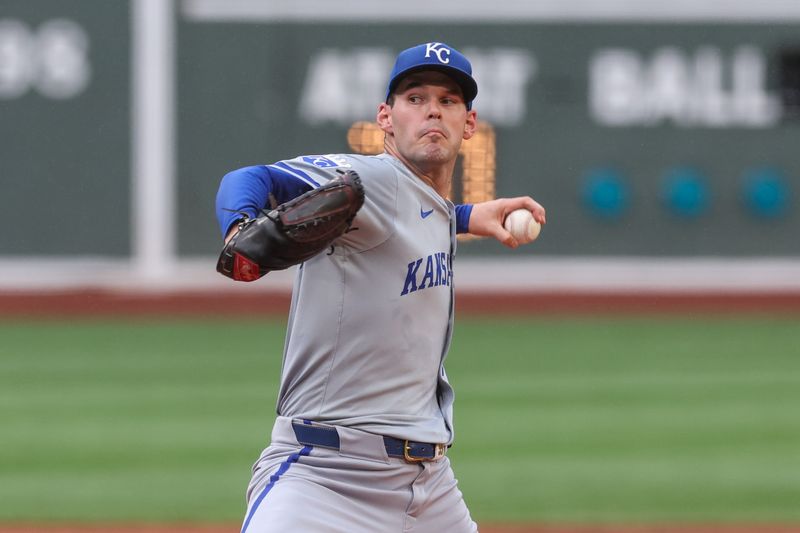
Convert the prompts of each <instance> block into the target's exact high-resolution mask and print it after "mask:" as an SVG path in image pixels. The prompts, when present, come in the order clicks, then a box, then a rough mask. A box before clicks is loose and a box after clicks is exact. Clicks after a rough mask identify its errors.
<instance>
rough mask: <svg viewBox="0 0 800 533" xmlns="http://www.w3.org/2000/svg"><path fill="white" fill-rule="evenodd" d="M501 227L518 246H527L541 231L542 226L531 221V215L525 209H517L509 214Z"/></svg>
mask: <svg viewBox="0 0 800 533" xmlns="http://www.w3.org/2000/svg"><path fill="white" fill-rule="evenodd" d="M503 227H504V228H506V231H508V232H509V233H510V234H511V235H513V236H514V238H515V239H517V242H519V243H520V244H527V243H529V242H532V241H534V240H536V237H538V236H539V232H540V231H541V230H542V225H541V224H539V223H538V222H536V221H535V220H534V219H533V215H532V214H531V212H530V211H528V210H527V209H517V210H516V211H512V212H510V213H509V214H508V216H507V217H506V220H505V222H503Z"/></svg>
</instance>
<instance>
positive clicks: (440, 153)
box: [422, 144, 454, 164]
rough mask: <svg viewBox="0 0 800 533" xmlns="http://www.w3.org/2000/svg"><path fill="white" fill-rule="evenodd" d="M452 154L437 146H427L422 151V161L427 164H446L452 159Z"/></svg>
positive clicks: (446, 149)
mask: <svg viewBox="0 0 800 533" xmlns="http://www.w3.org/2000/svg"><path fill="white" fill-rule="evenodd" d="M453 154H454V152H453V151H452V150H450V149H449V148H448V147H445V146H442V145H439V144H429V145H427V146H426V147H425V149H424V150H423V151H422V159H423V160H425V161H426V162H427V163H429V164H433V163H447V162H449V161H451V160H452V159H453V157H454V155H453Z"/></svg>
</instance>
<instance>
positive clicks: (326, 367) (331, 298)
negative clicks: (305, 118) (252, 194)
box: [275, 154, 456, 443]
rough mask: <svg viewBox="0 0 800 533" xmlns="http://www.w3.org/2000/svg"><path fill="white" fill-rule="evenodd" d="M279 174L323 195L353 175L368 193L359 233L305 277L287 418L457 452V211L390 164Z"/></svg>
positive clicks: (285, 390)
mask: <svg viewBox="0 0 800 533" xmlns="http://www.w3.org/2000/svg"><path fill="white" fill-rule="evenodd" d="M275 168H276V169H278V170H280V171H281V172H284V173H289V174H292V175H295V176H296V177H298V178H300V179H303V180H304V181H306V182H308V183H310V184H312V185H314V186H316V185H319V184H322V183H324V182H326V181H327V180H329V179H331V178H333V177H335V176H336V175H337V173H336V171H337V169H353V170H355V171H356V172H358V174H359V175H360V176H361V178H362V181H363V184H364V189H365V192H366V200H365V203H364V206H363V207H362V208H361V210H360V211H359V213H358V215H357V216H356V218H355V220H354V222H353V225H352V228H351V231H350V232H348V233H347V234H345V235H344V236H342V237H340V238H339V239H338V240H337V241H335V243H334V245H333V247H332V248H331V249H330V250H329V251H328V252H327V253H321V254H319V255H317V256H316V257H314V258H312V259H311V260H309V261H307V262H305V263H304V264H302V265H301V266H300V268H299V269H298V273H297V278H296V280H295V285H294V292H293V296H292V305H291V311H290V317H289V324H288V331H287V337H286V344H285V347H284V355H283V367H282V372H281V387H280V394H279V398H278V414H279V415H282V416H285V417H290V418H296V419H308V420H314V421H316V422H321V423H326V424H332V425H337V426H346V427H350V428H355V429H360V430H363V431H367V432H370V433H377V434H381V435H388V436H392V437H397V438H401V439H410V440H416V441H424V442H440V443H451V442H452V440H453V423H452V404H453V391H452V388H451V387H450V385H449V383H448V381H447V376H446V374H445V370H444V360H445V357H446V354H447V350H448V347H449V344H450V338H451V333H452V326H453V271H452V260H453V256H454V254H455V249H456V221H455V214H454V206H453V204H452V203H451V202H450V201H448V200H445V199H443V198H442V197H441V196H440V195H439V194H438V193H437V192H436V191H435V190H434V189H433V188H432V187H430V186H429V185H427V184H426V183H424V182H423V181H422V180H420V179H419V178H418V177H416V176H415V175H413V174H412V173H411V172H410V171H409V170H408V169H407V168H406V167H405V166H404V165H403V164H402V163H401V162H400V161H398V160H397V159H395V158H394V157H392V156H390V155H388V154H382V155H378V156H360V155H350V154H348V155H326V156H312V157H309V156H305V157H298V158H296V159H292V160H287V161H283V162H280V163H277V164H276V167H275Z"/></svg>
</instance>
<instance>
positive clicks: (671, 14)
mask: <svg viewBox="0 0 800 533" xmlns="http://www.w3.org/2000/svg"><path fill="white" fill-rule="evenodd" d="M429 41H439V42H445V43H448V44H449V45H452V46H454V47H456V48H458V49H459V50H461V51H462V52H464V53H465V54H466V55H467V56H468V57H469V58H470V59H471V60H472V64H473V68H474V74H475V77H476V78H477V80H478V84H479V95H478V98H477V100H476V101H475V109H476V110H477V111H478V117H479V119H480V120H481V121H482V129H481V135H479V136H478V138H476V139H475V140H473V141H471V143H467V144H465V147H464V149H463V150H462V156H461V158H460V160H459V165H458V168H457V171H456V172H457V175H456V180H455V184H454V188H453V191H452V194H451V197H452V199H453V200H454V201H456V202H470V201H480V200H483V199H488V198H491V197H494V196H498V197H499V196H518V195H523V194H528V195H532V196H534V197H535V198H536V199H537V200H538V201H539V202H540V203H542V204H543V205H545V207H546V208H547V212H548V224H547V226H546V227H545V228H544V229H543V231H542V234H541V236H540V238H539V239H538V240H537V241H536V242H535V243H533V244H531V245H529V246H524V247H522V248H520V249H518V250H514V251H510V250H506V249H504V248H503V247H502V246H500V245H499V244H497V243H495V242H490V241H486V240H464V241H462V242H461V244H460V245H459V250H458V259H457V262H456V265H457V266H456V269H457V270H456V287H457V302H459V303H458V305H459V309H460V311H461V312H462V315H463V316H464V321H463V323H465V324H466V325H465V326H463V327H461V328H460V329H458V328H457V330H456V337H455V341H454V347H453V351H452V352H451V354H452V355H451V361H452V363H450V365H449V366H448V370H449V373H451V374H452V375H453V376H454V380H455V382H456V387H457V389H458V390H459V391H460V393H461V396H460V398H463V400H461V402H462V403H461V409H460V411H459V413H460V414H458V415H457V422H458V423H459V424H461V426H460V427H462V428H463V433H462V434H460V437H459V439H460V440H459V446H458V447H456V448H454V450H453V456H452V457H453V461H454V464H455V465H456V471H457V473H458V474H460V476H461V478H462V484H463V485H464V486H463V487H462V489H463V491H464V493H465V495H466V496H467V498H468V503H470V505H471V507H472V508H473V514H475V516H476V517H477V518H478V519H479V520H480V521H484V522H486V523H492V524H497V523H501V524H502V523H535V524H589V525H592V524H641V523H645V524H654V523H655V524H663V523H678V524H686V523H691V524H695V523H708V522H710V523H714V524H729V523H734V524H760V526H759V527H762V528H763V527H767V525H772V526H775V527H777V526H776V524H782V525H785V524H793V523H794V524H798V523H800V505H798V502H800V459H799V458H798V457H800V454H797V450H798V449H799V448H798V447H799V446H800V393H799V392H798V390H800V388H799V387H798V385H800V328H798V325H800V324H798V322H797V317H798V312H800V238H798V230H799V229H800V209H798V188H800V151H798V149H797V147H798V140H799V139H800V4H797V3H793V2H785V1H781V0H762V1H761V2H758V3H743V2H738V1H733V0H730V1H726V0H702V1H701V0H695V1H691V2H689V1H677V0H676V1H673V2H670V3H664V2H656V1H650V0H560V1H545V0H539V1H533V0H531V1H523V0H508V1H506V2H502V3H492V2H486V1H484V0H461V1H459V2H450V1H441V2H437V3H435V4H434V3H431V2H427V1H422V0H406V1H404V2H402V3H400V4H389V3H383V2H374V1H367V0H350V1H348V2H329V1H323V0H294V1H291V2H290V1H284V0H269V1H261V0H127V1H126V0H116V1H107V0H0V225H2V227H4V228H5V229H4V231H2V232H0V332H1V334H2V336H1V337H0V339H1V340H2V342H0V383H2V388H1V389H0V399H2V402H0V415H2V418H0V420H2V425H0V434H2V435H3V436H2V438H0V528H1V527H2V523H9V524H10V523H31V522H34V523H38V522H49V523H53V522H61V521H66V522H70V523H82V522H90V523H97V522H100V523H109V522H115V523H116V522H119V523H121V522H126V523H127V522H139V523H140V522H169V523H178V522H186V521H190V522H208V523H223V524H230V523H234V524H235V522H236V521H237V520H238V518H239V516H240V515H241V514H242V512H243V509H242V505H243V504H242V499H241V498H242V494H243V491H244V488H245V484H246V481H247V478H248V472H247V469H248V466H249V464H250V463H251V462H252V461H253V460H255V458H256V457H257V454H258V452H259V451H260V447H261V446H263V445H264V444H265V438H266V435H268V428H269V427H270V426H271V417H272V416H273V405H274V397H275V392H276V387H277V374H278V372H279V369H280V353H281V348H282V342H283V339H282V335H283V328H284V326H285V312H286V310H287V308H288V297H289V296H288V295H289V291H290V288H291V282H292V275H293V273H292V272H291V271H288V272H280V273H272V274H270V275H269V276H267V277H266V278H264V279H262V280H259V281H258V282H256V283H254V284H251V285H245V286H240V285H235V284H233V283H232V282H230V281H229V280H226V279H225V278H223V277H222V276H219V275H218V274H217V273H216V272H215V271H214V265H215V261H216V256H217V254H218V253H219V249H220V245H221V238H220V233H219V229H218V228H217V225H216V220H215V217H214V210H213V206H214V197H215V194H216V190H217V186H218V184H219V180H220V179H221V177H222V176H223V175H224V174H225V173H227V172H228V171H230V170H233V169H235V168H239V167H242V166H247V165H254V164H266V163H272V162H274V161H277V160H280V159H288V158H292V157H295V156H297V155H301V154H331V153H341V152H351V151H360V152H364V153H369V152H370V151H371V150H372V151H374V150H375V139H374V138H373V137H370V130H369V127H368V126H364V124H363V122H364V121H372V120H373V119H374V114H375V111H376V107H377V104H378V103H379V102H380V101H381V100H382V99H383V98H384V95H385V94H384V92H385V86H386V80H387V77H388V72H389V71H390V69H391V66H392V63H393V61H394V57H395V56H396V54H397V53H398V52H399V51H400V50H402V49H404V48H407V47H409V46H412V45H415V44H418V43H421V42H429ZM365 127H366V128H367V129H366V133H364V131H363V130H364V128H365ZM359 128H360V129H359ZM378 149H379V148H378ZM231 319H233V320H231ZM231 338H237V339H239V338H241V339H251V340H250V341H249V342H248V341H246V340H242V341H239V342H235V343H233V346H232V345H231V344H232V343H231V340H230V339H231ZM231 352H235V353H231ZM451 368H452V370H451ZM459 379H460V380H461V385H462V387H461V388H460V389H459V388H458V386H459V383H458V380H459ZM234 413H235V416H234V415H233V414H234ZM520 420H522V421H524V423H523V426H524V427H525V429H524V430H522V435H521V436H520V435H517V437H521V438H515V439H511V437H510V436H509V437H508V440H507V441H505V440H504V438H503V437H499V438H498V437H497V435H498V434H499V435H503V434H504V433H503V431H502V428H504V427H507V425H509V424H511V425H518V424H519V421H520ZM490 436H491V437H492V438H490ZM54 450H56V451H57V453H56V454H55V455H54V454H53V451H54ZM121 485H124V487H125V488H124V489H123V488H122V486H121ZM199 487H202V489H203V490H200V489H199ZM130 491H134V492H133V493H131V492H130ZM43 498H44V499H45V500H46V501H47V502H48V504H47V505H44V506H43V505H42V500H43ZM786 527H787V528H788V529H784V530H787V531H788V530H789V529H791V527H790V526H786ZM799 527H800V526H799ZM751 530H752V529H751Z"/></svg>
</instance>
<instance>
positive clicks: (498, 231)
mask: <svg viewBox="0 0 800 533" xmlns="http://www.w3.org/2000/svg"><path fill="white" fill-rule="evenodd" d="M517 209H527V210H528V211H530V212H531V214H532V215H533V219H534V220H536V222H538V223H539V224H542V225H544V224H546V223H547V219H546V217H545V210H544V207H542V206H541V204H539V202H537V201H536V200H534V199H533V198H531V197H530V196H518V197H516V198H498V199H497V200H490V201H488V202H481V203H477V204H474V205H473V206H472V214H471V215H470V217H469V232H470V233H471V234H472V235H477V236H479V237H494V238H495V239H497V240H498V241H500V242H501V243H503V244H504V245H505V246H508V247H509V248H516V247H517V246H519V242H517V240H516V239H515V238H514V237H513V236H512V235H511V234H510V233H509V232H508V231H506V229H505V228H504V227H503V221H504V220H505V219H506V215H508V214H509V213H510V212H512V211H515V210H517Z"/></svg>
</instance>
